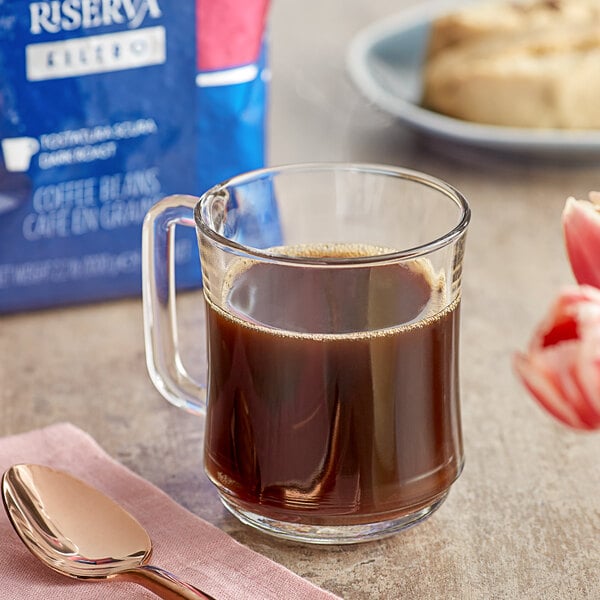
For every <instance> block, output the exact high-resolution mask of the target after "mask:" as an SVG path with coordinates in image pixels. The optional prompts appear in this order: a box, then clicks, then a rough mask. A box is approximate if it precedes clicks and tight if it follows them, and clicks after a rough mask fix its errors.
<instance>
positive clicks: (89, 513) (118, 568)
mask: <svg viewBox="0 0 600 600" xmlns="http://www.w3.org/2000/svg"><path fill="white" fill-rule="evenodd" d="M2 499H3V501H4V507H5V508H6V512H7V514H8V517H9V519H10V521H11V523H12V525H13V527H14V529H15V531H16V532H17V534H18V535H19V537H20V538H21V540H22V541H23V542H24V544H25V545H26V546H27V548H28V549H29V550H30V551H31V552H32V553H33V554H34V555H35V556H36V557H37V558H39V559H40V560H41V561H42V562H43V563H44V564H46V565H47V566H48V567H50V568H51V569H53V570H54V571H57V572H59V573H61V574H63V575H67V576H69V577H73V578H76V579H98V580H102V579H108V578H114V577H119V578H122V579H126V580H129V581H134V582H136V583H139V584H140V585H143V586H144V587H146V588H147V589H149V590H151V591H152V592H154V593H155V594H157V595H158V596H160V597H162V598H165V599H168V600H174V599H178V598H185V599H188V600H190V599H197V598H204V599H209V600H210V599H211V598H212V597H211V596H209V595H208V594H206V593H204V592H201V591H200V590H198V589H197V588H195V587H193V586H191V585H190V584H187V583H184V582H182V581H180V580H178V579H177V578H176V577H175V576H174V575H172V574H171V573H168V572H167V571H164V570H163V569H160V568H159V567H154V566H150V565H148V564H147V561H148V559H149V558H150V555H151V553H152V542H151V540H150V537H149V536H148V534H147V532H146V531H145V529H144V528H143V527H142V525H140V523H139V522H138V521H137V520H136V519H135V518H134V517H133V516H132V515H130V514H129V513H128V512H127V511H126V510H125V509H124V508H122V507H121V506H120V505H118V504H117V503H116V502H115V501H113V500H112V499H111V498H109V497H108V496H105V495H104V494H103V493H102V492H100V491H99V490H97V489H95V488H93V487H91V486H90V485H88V484H87V483H85V482H83V481H81V480H80V479H77V478H75V477H73V476H72V475H69V474H68V473H65V472H63V471H58V470H56V469H52V468H50V467H46V466H42V465H26V464H21V465H14V466H12V467H10V468H9V469H8V470H7V471H6V472H5V473H4V476H3V478H2ZM212 600H214V598H213V599H212Z"/></svg>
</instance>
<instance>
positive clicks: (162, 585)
mask: <svg viewBox="0 0 600 600" xmlns="http://www.w3.org/2000/svg"><path fill="white" fill-rule="evenodd" d="M118 576H119V578H122V579H125V580H126V581H131V582H133V583H138V584H139V585H141V586H143V587H145V588H146V589H147V590H150V591H151V592H152V593H154V594H156V595H157V596H158V597H159V598H162V599H163V600H198V598H203V599H204V600H216V599H215V598H214V597H213V596H211V595H209V594H207V593H206V592H202V591H201V590H199V589H198V588H195V587H194V586H193V585H191V584H189V583H185V582H184V581H181V580H180V579H178V578H177V577H175V575H173V574H171V573H169V572H168V571H165V570H164V569H161V568H160V567H154V566H152V565H142V566H140V567H136V568H134V569H128V570H127V571H123V572H121V573H119V575H118Z"/></svg>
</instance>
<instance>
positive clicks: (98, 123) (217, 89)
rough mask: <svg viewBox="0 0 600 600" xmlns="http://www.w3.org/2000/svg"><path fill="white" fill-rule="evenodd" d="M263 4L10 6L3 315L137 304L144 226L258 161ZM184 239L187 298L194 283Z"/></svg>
mask: <svg viewBox="0 0 600 600" xmlns="http://www.w3.org/2000/svg"><path fill="white" fill-rule="evenodd" d="M265 13H266V2H265V0H260V1H257V0H247V1H244V0H196V1H195V2H194V1H193V0H192V1H181V2H168V1H167V0H63V1H40V2H31V1H23V0H11V1H10V2H7V1H2V0H0V149H1V154H0V158H1V160H0V312H12V311H18V310H29V309H36V308H43V307H49V306H55V305H64V304H74V303H80V302H89V301H96V300H105V299H110V298H117V297H122V296H128V295H137V294H139V292H140V289H141V257H140V250H141V224H142V221H143V218H144V216H145V214H146V212H147V210H148V209H149V208H150V207H151V206H152V205H153V204H154V203H155V202H156V201H157V200H158V199H160V198H162V197H164V196H166V195H169V194H173V193H188V194H196V195H198V194H201V193H202V192H203V191H205V190H206V189H207V188H209V187H210V186H211V185H213V184H215V183H217V182H219V181H221V180H223V179H226V178H228V177H230V176H231V175H234V174H236V173H240V172H244V171H247V170H250V169H254V168H258V167H261V166H263V164H264V160H265V158H264V157H265V115H266V92H267V80H268V77H267V76H266V75H267V67H266V56H265V55H266V50H265V43H264V23H265ZM180 229H184V231H182V232H179V231H178V233H177V240H176V244H175V255H176V263H177V282H178V284H179V285H180V287H190V286H196V285H198V284H199V283H200V269H199V264H198V255H197V250H196V242H195V236H194V232H193V231H192V230H187V228H180Z"/></svg>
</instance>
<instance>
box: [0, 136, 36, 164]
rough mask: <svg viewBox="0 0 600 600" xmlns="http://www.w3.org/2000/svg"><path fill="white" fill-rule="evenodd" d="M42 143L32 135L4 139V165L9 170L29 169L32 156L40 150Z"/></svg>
mask: <svg viewBox="0 0 600 600" xmlns="http://www.w3.org/2000/svg"><path fill="white" fill-rule="evenodd" d="M39 150H40V143H39V142H38V141H37V140H36V139H35V138H32V137H18V138H6V139H3V140H2V153H3V154H4V166H5V167H6V170H7V171H13V172H15V171H20V172H23V171H28V170H29V165H30V164H31V157H32V156H33V155H34V154H36V153H37V152H39Z"/></svg>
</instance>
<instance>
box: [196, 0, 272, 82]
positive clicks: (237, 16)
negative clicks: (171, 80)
mask: <svg viewBox="0 0 600 600" xmlns="http://www.w3.org/2000/svg"><path fill="white" fill-rule="evenodd" d="M268 4H269V2H268V0H196V31H197V32H198V41H197V55H196V57H197V66H198V70H199V71H213V70H217V69H227V68H230V67H237V66H240V65H246V64H249V63H253V62H256V61H257V60H258V56H259V53H260V47H261V43H262V38H263V33H264V29H265V21H266V16H267V9H268Z"/></svg>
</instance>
